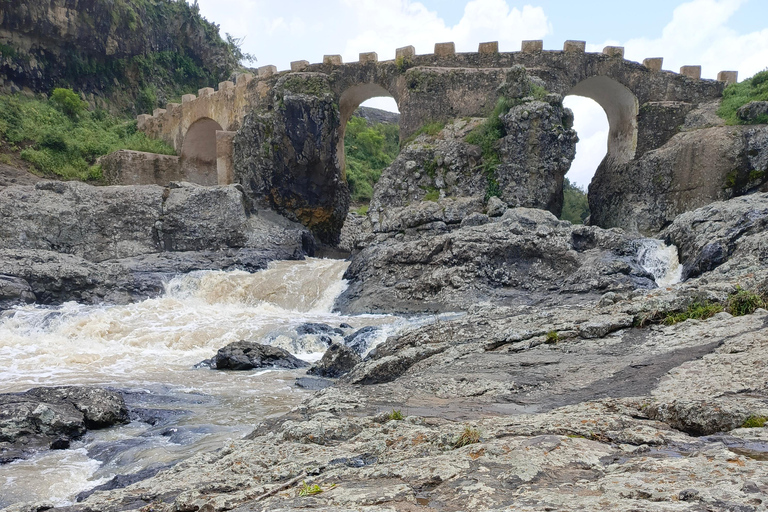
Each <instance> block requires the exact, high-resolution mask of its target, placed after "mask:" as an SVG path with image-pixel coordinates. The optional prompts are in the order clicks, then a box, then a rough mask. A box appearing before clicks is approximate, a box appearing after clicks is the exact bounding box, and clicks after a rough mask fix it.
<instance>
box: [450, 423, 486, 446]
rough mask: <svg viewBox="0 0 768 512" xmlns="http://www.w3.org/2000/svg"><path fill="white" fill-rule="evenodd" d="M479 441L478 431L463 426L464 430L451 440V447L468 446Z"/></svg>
mask: <svg viewBox="0 0 768 512" xmlns="http://www.w3.org/2000/svg"><path fill="white" fill-rule="evenodd" d="M479 442H480V431H479V430H477V429H476V428H472V427H470V426H466V427H464V431H463V432H462V433H461V434H460V435H459V437H458V438H456V441H454V442H453V448H454V449H455V448H461V447H462V446H469V445H470V444H477V443H479Z"/></svg>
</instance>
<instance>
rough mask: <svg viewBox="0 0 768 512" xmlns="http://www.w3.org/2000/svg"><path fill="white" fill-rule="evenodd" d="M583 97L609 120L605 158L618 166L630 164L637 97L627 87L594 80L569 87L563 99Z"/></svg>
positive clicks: (604, 78) (598, 78)
mask: <svg viewBox="0 0 768 512" xmlns="http://www.w3.org/2000/svg"><path fill="white" fill-rule="evenodd" d="M570 95H575V96H584V97H587V98H590V99H593V100H595V101H596V102H597V103H598V104H599V105H600V106H601V107H602V108H603V110H604V111H605V114H606V116H607V117H608V126H609V128H608V154H607V155H606V158H609V159H612V160H613V162H614V163H617V164H621V163H626V162H629V161H630V160H632V159H633V158H634V157H635V151H636V150H637V115H638V113H639V108H640V107H639V102H638V99H637V96H635V94H634V93H633V92H632V91H631V90H629V89H628V88H627V87H625V86H624V85H622V84H621V83H619V82H617V81H616V80H614V79H612V78H610V77H607V76H593V77H590V78H587V79H585V80H582V81H581V82H579V83H578V84H576V85H575V86H574V87H572V88H571V89H570V90H569V91H568V92H567V93H566V96H570Z"/></svg>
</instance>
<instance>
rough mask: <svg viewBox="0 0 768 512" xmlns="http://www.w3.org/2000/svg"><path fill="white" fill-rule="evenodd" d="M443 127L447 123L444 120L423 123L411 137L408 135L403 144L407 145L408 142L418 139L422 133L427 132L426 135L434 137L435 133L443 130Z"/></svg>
mask: <svg viewBox="0 0 768 512" xmlns="http://www.w3.org/2000/svg"><path fill="white" fill-rule="evenodd" d="M443 128H445V123H444V122H443V121H431V122H429V123H427V124H425V125H423V126H422V127H421V128H419V129H418V130H416V131H415V132H413V133H412V134H411V136H410V137H408V138H407V139H405V140H404V141H403V144H402V145H403V146H407V145H408V144H410V143H411V142H413V141H414V140H416V137H418V136H419V135H422V134H426V135H429V136H430V137H434V136H435V135H437V134H438V133H440V132H441V131H443Z"/></svg>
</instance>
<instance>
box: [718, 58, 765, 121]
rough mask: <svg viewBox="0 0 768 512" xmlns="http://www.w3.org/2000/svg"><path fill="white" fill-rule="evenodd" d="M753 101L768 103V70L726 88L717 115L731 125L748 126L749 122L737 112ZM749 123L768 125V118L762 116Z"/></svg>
mask: <svg viewBox="0 0 768 512" xmlns="http://www.w3.org/2000/svg"><path fill="white" fill-rule="evenodd" d="M752 101H768V70H765V71H761V72H759V73H757V74H756V75H755V76H753V77H752V78H748V79H747V80H744V81H743V82H740V83H737V84H730V85H729V86H728V87H726V88H725V91H723V101H722V102H721V103H720V108H719V109H718V111H717V115H719V116H720V117H721V118H723V119H725V122H726V123H727V124H729V125H736V124H747V123H748V122H747V121H744V120H742V119H741V118H739V116H738V115H737V111H738V110H739V108H741V107H742V106H744V105H746V104H747V103H750V102H752ZM749 123H752V124H763V123H768V116H760V117H759V118H758V119H755V120H753V121H749Z"/></svg>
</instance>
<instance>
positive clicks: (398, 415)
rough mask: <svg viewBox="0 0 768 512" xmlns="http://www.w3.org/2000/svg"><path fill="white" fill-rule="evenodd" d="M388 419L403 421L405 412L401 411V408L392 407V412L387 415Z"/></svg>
mask: <svg viewBox="0 0 768 512" xmlns="http://www.w3.org/2000/svg"><path fill="white" fill-rule="evenodd" d="M387 419H389V420H395V421H402V420H403V419H404V417H403V413H402V412H400V409H392V412H391V413H389V416H387Z"/></svg>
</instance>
